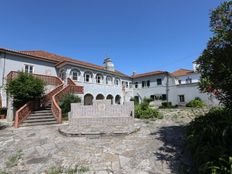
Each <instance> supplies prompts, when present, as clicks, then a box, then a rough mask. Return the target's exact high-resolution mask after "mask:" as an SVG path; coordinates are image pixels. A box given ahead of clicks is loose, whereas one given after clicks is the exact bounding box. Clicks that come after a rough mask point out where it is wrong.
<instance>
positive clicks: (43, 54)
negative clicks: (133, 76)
mask: <svg viewBox="0 0 232 174" xmlns="http://www.w3.org/2000/svg"><path fill="white" fill-rule="evenodd" d="M0 51H4V52H9V53H13V54H19V55H23V56H29V57H30V58H35V59H42V60H45V61H52V62H54V63H56V65H55V66H59V65H62V64H65V63H70V64H77V65H82V66H86V67H89V68H92V69H97V70H105V68H104V67H103V66H98V65H95V64H92V63H88V62H84V61H80V60H76V59H72V58H69V57H64V56H60V55H57V54H54V53H49V52H47V51H42V50H26V51H16V50H10V49H5V48H0ZM108 72H109V73H111V74H114V75H118V76H124V77H129V76H127V75H125V74H123V73H121V72H120V71H117V70H115V71H114V72H113V71H112V72H111V71H108Z"/></svg>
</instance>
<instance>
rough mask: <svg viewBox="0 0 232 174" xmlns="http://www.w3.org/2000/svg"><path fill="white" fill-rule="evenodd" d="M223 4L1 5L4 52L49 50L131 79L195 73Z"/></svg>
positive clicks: (15, 1)
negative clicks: (110, 66) (106, 63)
mask: <svg viewBox="0 0 232 174" xmlns="http://www.w3.org/2000/svg"><path fill="white" fill-rule="evenodd" d="M221 2H223V1H222V0H192V1H190V0H188V1H187V0H33V1H32V0H20V1H19V0H0V4H1V10H0V19H1V20H0V21H1V22H0V47H3V48H10V49H15V50H45V51H49V52H53V53H56V54H60V55H64V56H68V57H72V58H76V59H79V60H84V61H87V62H91V63H95V64H98V65H102V63H103V59H104V57H106V56H109V57H111V58H112V60H113V62H114V64H115V66H116V69H118V70H120V71H122V72H124V73H126V74H128V75H130V74H132V72H133V71H135V72H137V73H143V72H148V71H154V70H167V71H174V70H176V69H178V68H192V61H193V60H194V59H196V58H197V57H198V56H199V55H200V54H201V52H202V50H203V49H204V48H205V47H206V43H207V41H208V39H209V37H210V36H211V32H210V29H209V14H210V10H212V9H213V8H215V7H217V6H218V5H219V4H220V3H221Z"/></svg>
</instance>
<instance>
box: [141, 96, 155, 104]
mask: <svg viewBox="0 0 232 174" xmlns="http://www.w3.org/2000/svg"><path fill="white" fill-rule="evenodd" d="M151 101H153V100H152V99H151V98H146V97H144V98H143V102H144V103H148V104H149V103H150V102H151Z"/></svg>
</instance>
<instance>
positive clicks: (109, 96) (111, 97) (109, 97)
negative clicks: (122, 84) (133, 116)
mask: <svg viewBox="0 0 232 174" xmlns="http://www.w3.org/2000/svg"><path fill="white" fill-rule="evenodd" d="M106 99H107V100H111V104H113V101H114V97H113V96H112V95H111V94H109V95H107V97H106Z"/></svg>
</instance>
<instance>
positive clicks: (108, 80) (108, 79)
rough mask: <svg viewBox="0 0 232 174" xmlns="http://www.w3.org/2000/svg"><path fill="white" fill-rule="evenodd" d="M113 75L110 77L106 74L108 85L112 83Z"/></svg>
mask: <svg viewBox="0 0 232 174" xmlns="http://www.w3.org/2000/svg"><path fill="white" fill-rule="evenodd" d="M112 80H113V79H112V77H110V76H106V84H107V85H112Z"/></svg>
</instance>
